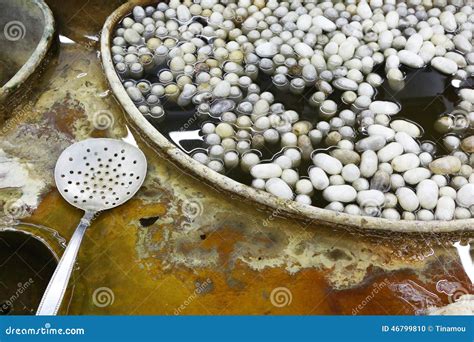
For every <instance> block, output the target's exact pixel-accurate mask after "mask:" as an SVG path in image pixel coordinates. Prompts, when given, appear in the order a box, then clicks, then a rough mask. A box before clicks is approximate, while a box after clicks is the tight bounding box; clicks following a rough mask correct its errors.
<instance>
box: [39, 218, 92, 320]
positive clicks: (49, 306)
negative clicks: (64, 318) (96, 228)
mask: <svg viewBox="0 0 474 342" xmlns="http://www.w3.org/2000/svg"><path fill="white" fill-rule="evenodd" d="M94 215H95V212H94V211H86V212H85V214H84V216H83V217H82V219H81V222H80V223H79V225H78V226H77V228H76V231H75V232H74V234H73V236H72V238H71V241H69V244H68V245H67V248H66V250H65V251H64V254H63V256H62V257H61V260H60V261H59V264H58V266H57V267H56V270H55V271H54V274H53V277H52V278H51V280H50V281H49V284H48V287H47V288H46V292H45V293H44V295H43V298H42V299H41V303H40V305H39V308H38V311H37V312H36V315H37V316H54V315H56V314H57V313H58V310H59V307H60V306H61V302H62V300H63V297H64V293H65V292H66V288H67V285H68V283H69V278H70V277H71V273H72V269H73V267H74V264H75V262H76V256H77V252H78V251H79V247H80V246H81V241H82V238H83V236H84V233H85V232H86V230H87V228H88V227H89V225H90V223H91V219H92V218H93V217H94Z"/></svg>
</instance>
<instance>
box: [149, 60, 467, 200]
mask: <svg viewBox="0 0 474 342" xmlns="http://www.w3.org/2000/svg"><path fill="white" fill-rule="evenodd" d="M402 71H403V72H404V74H405V75H406V78H405V86H404V88H402V89H400V90H397V89H392V88H391V87H390V85H389V84H388V81H387V80H386V79H384V83H383V84H382V85H381V86H380V87H378V88H377V89H376V96H375V99H376V100H384V101H392V102H397V103H398V104H400V105H401V111H400V112H399V113H398V114H397V115H396V116H395V117H396V118H405V119H409V120H411V121H413V122H415V123H417V124H418V125H420V126H421V127H422V128H423V131H424V134H423V137H422V138H421V140H422V141H424V140H430V141H434V142H435V143H436V145H437V147H438V151H439V152H440V153H443V150H444V148H443V147H442V144H441V138H442V135H441V134H440V133H438V132H437V131H436V130H435V129H434V122H435V120H436V119H437V118H438V117H439V116H440V115H442V114H445V113H449V112H450V111H452V110H453V108H454V106H455V104H456V102H457V101H458V96H457V94H456V93H457V89H456V88H454V87H453V86H452V85H451V78H452V77H451V76H447V75H443V74H441V73H439V72H437V71H435V70H432V69H431V68H430V67H425V68H423V69H410V68H402ZM375 72H376V73H378V74H379V75H380V76H382V77H384V71H383V66H382V65H381V66H379V67H378V68H377V69H376V70H375ZM150 81H151V82H157V80H156V79H153V80H151V79H150ZM256 83H257V84H258V85H259V86H260V89H261V91H270V92H271V93H272V94H273V95H274V96H275V103H277V102H279V103H282V104H283V105H284V106H285V109H286V110H295V111H297V112H298V113H299V114H300V120H308V121H310V122H312V123H313V124H315V123H316V122H317V121H318V120H319V118H318V111H317V109H316V108H314V107H312V106H310V105H309V99H310V97H311V96H312V95H313V94H314V93H315V92H316V91H317V89H316V88H315V87H312V88H306V89H305V91H304V93H303V94H302V95H293V94H291V93H289V92H288V91H280V90H279V89H278V88H276V87H275V86H274V85H273V83H272V81H271V77H270V76H268V75H265V74H264V73H262V72H260V73H259V78H258V80H257V82H256ZM472 86H473V82H472V79H470V80H468V81H467V82H465V83H464V84H461V87H472ZM341 95H342V91H339V90H335V91H334V92H333V93H332V94H331V95H330V96H329V99H331V100H333V101H335V102H336V103H338V111H341V110H343V109H346V108H347V109H349V108H350V105H346V104H344V103H342V101H341ZM163 106H164V109H165V111H166V118H165V119H164V121H162V122H159V123H158V122H153V121H151V122H152V124H153V125H154V126H155V127H156V128H157V129H158V130H159V131H160V132H162V133H163V134H164V135H165V136H167V138H169V139H170V140H171V141H173V142H174V143H175V144H177V145H178V146H179V147H180V148H182V149H183V150H184V151H185V152H186V153H189V154H191V153H192V152H194V151H196V150H198V149H205V148H206V147H205V146H204V143H203V141H202V140H198V139H193V140H188V139H187V138H186V137H182V138H183V139H182V140H181V139H179V138H178V139H176V136H180V134H178V133H177V132H182V131H183V130H184V131H199V129H200V128H201V125H202V124H203V122H214V123H218V122H219V120H218V119H215V118H210V117H208V118H206V120H205V121H203V120H200V119H197V117H196V116H195V109H194V105H192V104H191V105H190V106H188V107H187V108H181V107H179V106H178V105H176V104H175V103H173V102H172V101H168V102H166V103H164V105H163ZM173 132H175V133H173ZM170 134H171V136H170ZM178 140H179V141H178ZM279 152H280V150H279V149H275V148H271V147H270V148H267V147H265V148H264V150H263V151H262V154H263V155H262V159H263V160H270V159H272V158H274V157H275V154H277V153H279ZM310 163H311V162H306V163H304V162H303V163H302V165H301V166H300V168H299V170H300V176H306V175H307V171H306V170H307V169H308V167H309V166H310ZM226 175H227V176H229V177H231V178H233V179H235V180H237V181H239V182H241V183H244V184H250V183H251V181H252V179H251V177H250V175H248V174H244V173H243V172H242V171H240V169H238V168H235V169H234V170H228V171H226ZM314 204H316V203H314ZM318 205H323V203H318Z"/></svg>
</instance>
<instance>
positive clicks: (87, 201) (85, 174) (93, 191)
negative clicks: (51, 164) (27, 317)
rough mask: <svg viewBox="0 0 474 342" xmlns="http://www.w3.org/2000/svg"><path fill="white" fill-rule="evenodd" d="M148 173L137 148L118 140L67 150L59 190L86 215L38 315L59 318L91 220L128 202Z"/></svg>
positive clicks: (89, 141) (58, 177) (57, 172)
mask: <svg viewBox="0 0 474 342" xmlns="http://www.w3.org/2000/svg"><path fill="white" fill-rule="evenodd" d="M146 170H147V162H146V158H145V155H144V154H143V152H142V151H140V150H139V149H138V148H137V147H135V146H133V145H131V144H129V143H126V142H124V141H121V140H115V139H105V138H100V139H87V140H83V141H80V142H78V143H75V144H73V145H71V146H69V147H68V148H66V149H65V150H64V151H63V153H62V154H61V156H60V157H59V159H58V161H57V163H56V168H55V170H54V178H55V181H56V186H57V188H58V190H59V192H60V193H61V195H62V196H63V197H64V199H65V200H66V201H68V202H69V203H70V204H71V205H73V206H75V207H77V208H80V209H82V210H84V211H85V214H84V216H83V217H82V219H81V222H80V223H79V225H78V226H77V228H76V231H75V232H74V234H73V236H72V238H71V241H69V244H68V246H67V248H66V250H65V251H64V254H63V256H62V258H61V260H60V261H59V264H58V266H57V268H56V270H55V272H54V274H53V277H52V278H51V280H50V282H49V284H48V287H47V289H46V292H45V293H44V295H43V298H42V299H41V303H40V306H39V308H38V311H37V313H36V314H37V315H56V313H57V312H58V310H59V307H60V305H61V301H62V299H63V297H64V293H65V291H66V288H67V285H68V282H69V278H70V276H71V273H72V269H73V267H74V263H75V261H76V256H77V253H78V251H79V247H80V244H81V241H82V238H83V236H84V233H85V231H86V229H87V228H88V227H89V225H90V222H91V219H92V218H93V217H94V215H95V214H96V213H98V212H99V211H103V210H107V209H111V208H114V207H116V206H119V205H121V204H123V203H125V202H126V201H128V200H129V199H130V198H131V197H132V196H133V195H134V194H135V193H136V192H137V191H138V189H139V188H140V187H141V185H142V183H143V180H144V179H145V174H146Z"/></svg>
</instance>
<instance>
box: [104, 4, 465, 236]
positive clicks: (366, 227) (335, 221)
mask: <svg viewBox="0 0 474 342" xmlns="http://www.w3.org/2000/svg"><path fill="white" fill-rule="evenodd" d="M156 3H158V2H157V1H149V0H135V1H131V2H127V3H125V4H123V5H121V6H120V7H119V8H117V9H116V10H115V11H114V12H113V13H112V14H111V15H110V16H109V17H108V18H107V20H106V21H105V23H104V26H103V28H102V33H101V39H100V40H101V43H100V48H101V59H102V66H103V68H104V72H105V76H106V78H107V81H108V82H109V85H110V87H111V89H112V92H113V94H114V96H115V97H116V99H117V100H118V102H119V103H120V104H121V105H122V107H123V109H124V110H125V113H126V118H127V121H128V122H130V123H131V124H132V125H133V126H135V128H138V131H139V132H140V133H144V135H145V138H146V139H147V140H149V141H151V142H152V143H153V144H154V145H155V146H157V147H158V148H159V150H160V151H163V152H165V153H166V155H167V156H169V157H170V158H171V160H172V161H173V162H174V163H175V164H178V165H179V166H180V167H183V168H185V169H186V170H188V171H190V172H191V173H193V174H194V175H197V176H198V177H199V178H201V179H203V180H205V181H206V182H207V183H208V184H210V185H211V186H214V187H215V186H217V188H218V189H223V190H225V191H227V192H229V193H231V194H233V195H237V197H239V198H240V199H246V200H252V201H256V202H257V203H259V204H262V205H264V206H265V207H267V208H268V209H269V210H272V211H273V212H274V213H277V214H278V215H284V216H287V217H291V218H296V219H299V220H305V221H312V222H313V223H318V224H321V225H325V226H330V227H334V228H336V227H340V228H345V229H353V230H357V231H379V232H398V233H448V232H460V231H474V219H472V218H471V219H463V220H452V221H416V220H414V221H408V220H398V221H396V220H388V219H384V218H375V217H366V216H356V215H349V214H346V213H339V212H335V211H331V210H328V209H323V208H318V207H315V206H310V205H305V204H301V203H298V202H296V201H293V200H285V199H281V198H278V197H277V196H274V195H272V194H270V193H268V192H265V191H262V190H257V189H254V188H252V187H250V186H248V185H245V184H242V183H239V182H237V181H235V180H233V179H231V178H229V177H227V176H225V175H222V174H219V173H217V172H215V171H213V170H211V169H210V168H208V167H207V166H205V165H202V164H200V163H199V162H197V161H196V160H194V159H193V158H191V157H190V156H188V155H187V154H186V153H185V152H183V151H182V150H181V149H179V148H178V147H177V146H175V145H174V144H172V143H171V142H170V141H169V140H168V139H167V138H166V137H165V136H163V135H162V134H161V133H160V132H159V131H158V130H157V129H155V128H154V127H153V126H152V125H151V124H150V123H149V122H148V120H146V119H145V117H144V116H143V115H142V114H141V113H140V111H139V110H138V109H137V107H136V106H135V104H134V103H133V102H132V100H131V99H130V97H129V96H128V94H127V92H126V91H125V88H124V87H123V85H122V83H121V81H120V79H119V77H118V75H117V73H116V72H115V68H114V65H113V62H112V57H111V51H110V45H111V41H112V33H113V32H114V28H115V27H116V25H117V24H118V23H119V22H120V21H121V20H122V19H123V18H124V17H125V16H126V15H128V14H130V13H131V12H132V9H133V7H134V6H137V5H150V4H156Z"/></svg>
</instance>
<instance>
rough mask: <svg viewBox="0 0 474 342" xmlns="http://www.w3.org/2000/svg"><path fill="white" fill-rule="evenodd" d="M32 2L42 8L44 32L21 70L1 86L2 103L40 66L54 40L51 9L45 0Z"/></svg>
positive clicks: (0, 96) (0, 101)
mask: <svg viewBox="0 0 474 342" xmlns="http://www.w3.org/2000/svg"><path fill="white" fill-rule="evenodd" d="M32 2H33V3H34V4H35V5H36V6H38V8H39V9H40V10H41V13H42V14H43V17H44V30H43V34H42V35H41V39H40V41H39V43H38V44H37V45H36V48H35V50H34V51H33V53H32V54H31V55H30V57H29V58H28V60H27V61H26V63H25V64H23V65H22V67H21V68H20V70H18V71H17V72H16V74H15V75H13V77H12V78H10V79H9V80H8V82H7V83H5V84H4V85H3V86H2V87H1V88H0V103H2V102H4V101H5V100H6V99H7V98H8V96H9V95H10V94H12V93H13V92H14V91H15V90H16V89H18V88H19V87H20V86H21V85H22V84H23V83H24V82H25V81H26V80H27V79H28V78H29V77H30V76H31V75H32V74H33V72H34V71H35V70H36V69H37V68H38V67H39V66H40V64H41V62H42V61H43V60H44V58H45V56H46V53H47V52H48V49H49V47H50V46H51V43H52V40H53V36H54V32H55V29H54V17H53V13H52V12H51V9H50V8H49V7H48V5H46V3H45V2H44V1H43V0H33V1H32Z"/></svg>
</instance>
